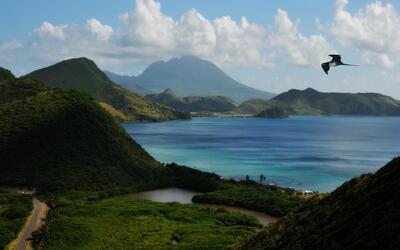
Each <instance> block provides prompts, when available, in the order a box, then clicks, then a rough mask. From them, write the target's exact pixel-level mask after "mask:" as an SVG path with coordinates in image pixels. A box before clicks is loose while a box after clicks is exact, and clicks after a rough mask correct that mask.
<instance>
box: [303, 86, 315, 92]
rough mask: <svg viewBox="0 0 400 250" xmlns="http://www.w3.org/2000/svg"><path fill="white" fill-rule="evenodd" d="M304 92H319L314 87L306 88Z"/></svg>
mask: <svg viewBox="0 0 400 250" xmlns="http://www.w3.org/2000/svg"><path fill="white" fill-rule="evenodd" d="M303 92H309V93H319V92H318V91H317V90H315V89H313V88H310V87H308V88H306V89H304V90H303Z"/></svg>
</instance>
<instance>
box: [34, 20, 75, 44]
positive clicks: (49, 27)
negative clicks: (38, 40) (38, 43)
mask: <svg viewBox="0 0 400 250" xmlns="http://www.w3.org/2000/svg"><path fill="white" fill-rule="evenodd" d="M67 27H68V26H67V25H60V26H54V25H53V24H51V23H49V22H43V23H42V25H41V26H40V27H39V28H37V29H35V30H34V33H36V34H38V35H39V36H40V37H43V38H53V39H59V40H64V39H65V35H64V30H65V29H66V28H67Z"/></svg>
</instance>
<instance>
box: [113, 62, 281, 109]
mask: <svg viewBox="0 0 400 250" xmlns="http://www.w3.org/2000/svg"><path fill="white" fill-rule="evenodd" d="M108 75H109V76H110V77H111V79H114V80H115V82H117V83H119V84H121V85H123V86H124V87H126V88H128V89H135V88H137V87H138V86H139V87H141V88H143V89H146V90H148V91H151V92H153V93H161V92H162V91H164V90H165V89H168V88H170V89H173V90H174V91H175V93H176V94H177V95H178V96H226V97H228V98H230V99H233V100H235V101H237V102H242V101H245V100H248V99H251V98H264V99H269V98H271V97H273V96H274V94H272V93H269V92H265V91H261V90H257V89H254V88H251V87H248V86H246V85H244V84H242V83H239V82H238V81H236V80H234V79H233V78H232V77H230V76H229V75H227V74H226V73H225V72H223V71H222V70H221V69H220V68H218V67H217V66H216V65H215V64H213V63H212V62H210V61H207V60H203V59H200V58H198V57H194V56H184V57H181V58H172V59H171V60H169V61H166V62H165V61H158V62H154V63H152V64H151V65H149V66H148V67H147V68H146V69H145V70H144V71H143V73H142V74H140V75H138V76H137V77H130V78H126V77H125V78H123V79H121V78H118V77H117V76H115V74H114V75H112V74H108Z"/></svg>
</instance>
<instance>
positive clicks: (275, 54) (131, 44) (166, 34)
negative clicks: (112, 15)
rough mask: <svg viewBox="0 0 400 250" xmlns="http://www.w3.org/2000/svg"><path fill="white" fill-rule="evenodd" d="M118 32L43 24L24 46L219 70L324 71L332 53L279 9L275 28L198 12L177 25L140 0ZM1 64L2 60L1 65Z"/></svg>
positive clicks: (46, 53) (45, 55) (52, 58)
mask: <svg viewBox="0 0 400 250" xmlns="http://www.w3.org/2000/svg"><path fill="white" fill-rule="evenodd" d="M120 20H121V23H122V24H121V26H120V27H116V28H115V29H113V28H112V27H111V26H109V25H107V24H103V23H101V22H100V21H99V20H97V19H94V18H92V19H89V20H87V22H86V25H85V26H81V25H77V24H52V23H50V22H47V21H45V22H43V23H42V24H41V25H40V26H39V27H38V28H36V29H34V30H33V31H32V33H31V36H30V41H29V42H28V43H27V46H25V49H26V50H27V52H26V53H30V54H31V58H33V60H37V61H41V62H48V63H51V62H56V61H59V60H62V59H66V58H70V57H80V56H86V57H89V58H92V59H94V60H95V61H96V62H98V63H99V64H101V65H111V64H127V63H142V64H147V63H150V62H153V61H154V60H160V59H168V58H170V57H173V56H182V55H196V56H199V57H202V58H205V59H209V60H211V61H213V62H215V63H217V64H218V65H220V66H225V67H232V66H251V67H258V68H263V67H270V66H272V65H275V64H276V63H277V62H279V63H285V64H291V65H301V66H319V64H320V61H321V58H323V56H326V54H327V53H329V52H332V48H331V46H330V45H329V43H328V42H327V41H326V39H325V38H324V37H323V36H321V35H310V36H304V35H302V33H301V32H300V31H299V30H298V23H297V22H296V23H295V22H293V21H292V20H291V19H290V18H289V16H288V13H287V12H285V11H283V10H278V11H277V14H276V17H275V24H273V25H272V26H266V25H265V26H264V25H260V24H257V23H252V22H250V21H249V20H248V19H247V18H246V17H242V18H241V19H240V20H239V21H236V20H233V19H232V18H231V17H230V16H222V17H218V18H215V19H213V20H210V19H207V18H205V17H204V16H203V15H202V14H201V13H199V12H198V11H197V10H195V9H191V10H189V11H187V12H186V13H184V14H183V15H182V16H181V17H180V18H178V19H176V20H174V19H173V18H172V17H170V16H168V15H166V14H164V13H163V12H162V10H161V5H160V3H159V2H156V1H154V0H136V7H135V9H134V10H133V11H131V12H128V13H125V14H122V15H121V16H120ZM0 63H1V61H0Z"/></svg>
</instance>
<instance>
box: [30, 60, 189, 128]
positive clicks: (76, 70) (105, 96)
mask: <svg viewBox="0 0 400 250" xmlns="http://www.w3.org/2000/svg"><path fill="white" fill-rule="evenodd" d="M27 76H28V77H30V78H33V79H37V80H40V81H42V82H44V83H45V84H46V85H47V86H51V87H58V88H66V89H76V90H80V91H83V92H86V93H88V94H90V95H92V96H94V97H95V98H96V99H97V100H98V101H101V102H105V103H107V104H108V105H110V106H112V107H113V108H114V109H116V110H118V111H120V112H122V113H123V114H124V116H122V117H121V116H118V118H119V119H120V120H123V119H126V120H127V121H164V120H174V119H189V118H190V115H189V114H187V113H184V112H179V111H176V110H174V109H172V108H169V107H165V106H162V105H159V104H155V103H153V102H151V101H149V100H147V99H145V98H143V97H141V96H139V95H137V94H135V93H133V92H130V91H128V90H126V89H124V88H122V87H120V86H119V85H117V84H115V83H113V82H112V81H111V80H110V79H109V78H108V77H107V76H106V75H105V74H104V72H102V71H101V70H100V69H99V68H98V67H97V65H96V64H95V63H94V62H93V61H91V60H89V59H87V58H74V59H69V60H65V61H62V62H60V63H57V64H54V65H52V66H49V67H46V68H43V69H39V70H36V71H34V72H32V73H30V74H28V75H27ZM114 114H115V113H114Z"/></svg>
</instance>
